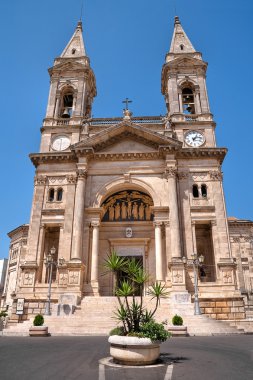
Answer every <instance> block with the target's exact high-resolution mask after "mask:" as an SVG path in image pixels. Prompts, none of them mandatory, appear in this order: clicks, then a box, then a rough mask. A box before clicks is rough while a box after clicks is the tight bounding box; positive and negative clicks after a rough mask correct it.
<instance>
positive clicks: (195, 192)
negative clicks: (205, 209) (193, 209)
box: [192, 185, 199, 198]
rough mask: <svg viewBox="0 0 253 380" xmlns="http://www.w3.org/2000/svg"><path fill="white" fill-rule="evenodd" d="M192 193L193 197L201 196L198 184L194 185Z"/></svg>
mask: <svg viewBox="0 0 253 380" xmlns="http://www.w3.org/2000/svg"><path fill="white" fill-rule="evenodd" d="M192 195H193V198H198V197H199V188H198V185H193V186H192Z"/></svg>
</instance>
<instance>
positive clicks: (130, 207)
mask: <svg viewBox="0 0 253 380" xmlns="http://www.w3.org/2000/svg"><path fill="white" fill-rule="evenodd" d="M131 216H132V203H131V201H130V198H127V217H128V219H131Z"/></svg>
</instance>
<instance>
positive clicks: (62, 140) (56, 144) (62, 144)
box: [52, 136, 70, 151]
mask: <svg viewBox="0 0 253 380" xmlns="http://www.w3.org/2000/svg"><path fill="white" fill-rule="evenodd" d="M69 146H70V139H69V137H67V136H57V137H56V138H55V139H54V140H53V142H52V148H53V150H58V151H61V150H65V149H68V147H69Z"/></svg>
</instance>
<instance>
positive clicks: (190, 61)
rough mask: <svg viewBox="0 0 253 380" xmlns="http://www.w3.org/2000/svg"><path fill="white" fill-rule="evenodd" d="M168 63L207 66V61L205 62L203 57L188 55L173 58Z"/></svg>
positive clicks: (178, 65) (181, 65)
mask: <svg viewBox="0 0 253 380" xmlns="http://www.w3.org/2000/svg"><path fill="white" fill-rule="evenodd" d="M167 64H169V65H170V67H173V66H176V67H188V66H190V67H192V66H199V65H200V66H206V65H207V63H206V62H204V61H203V60H202V59H198V58H194V57H189V56H187V55H181V56H180V57H178V58H175V59H173V60H172V61H170V62H168V63H167Z"/></svg>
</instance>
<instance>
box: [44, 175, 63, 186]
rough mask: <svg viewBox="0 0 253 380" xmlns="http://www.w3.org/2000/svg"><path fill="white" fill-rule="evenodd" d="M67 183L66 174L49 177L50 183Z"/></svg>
mask: <svg viewBox="0 0 253 380" xmlns="http://www.w3.org/2000/svg"><path fill="white" fill-rule="evenodd" d="M65 183H66V177H65V176H55V177H51V176H50V177H48V184H49V185H64V184H65Z"/></svg>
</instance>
